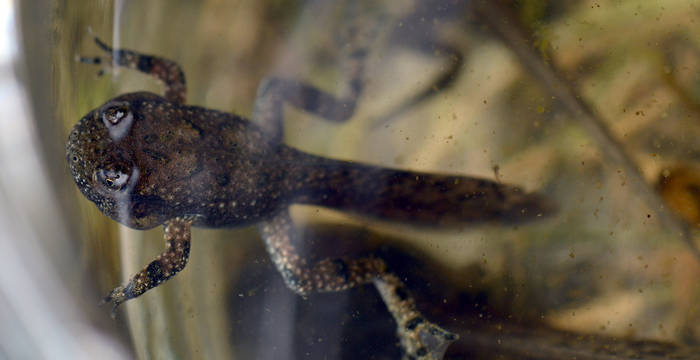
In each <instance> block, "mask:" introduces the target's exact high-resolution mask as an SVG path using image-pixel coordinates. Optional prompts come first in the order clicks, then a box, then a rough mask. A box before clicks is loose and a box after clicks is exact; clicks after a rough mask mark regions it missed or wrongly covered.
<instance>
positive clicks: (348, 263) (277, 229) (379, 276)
mask: <svg viewBox="0 0 700 360" xmlns="http://www.w3.org/2000/svg"><path fill="white" fill-rule="evenodd" d="M259 229H260V232H261V234H262V237H263V239H264V241H265V245H266V247H267V251H268V253H269V254H270V257H271V258H272V261H273V263H274V264H275V266H276V267H277V270H278V271H279V272H280V273H281V274H282V277H283V278H284V281H285V283H286V285H287V287H289V288H290V289H292V290H293V291H294V292H296V293H297V294H299V295H302V296H304V295H308V294H310V293H312V292H330V291H343V290H347V289H349V288H352V287H355V286H358V285H362V284H367V283H370V282H372V283H374V285H375V287H376V288H377V290H378V291H379V294H380V295H381V297H382V299H383V300H384V303H385V304H386V305H387V308H388V309H389V311H390V312H391V314H392V316H393V317H394V319H395V320H396V324H397V335H398V337H399V340H400V343H401V347H402V348H403V350H404V353H405V359H442V357H443V355H444V353H445V350H446V349H447V347H448V346H449V345H450V343H452V342H453V341H455V340H457V338H458V337H457V335H456V334H453V333H451V332H449V331H447V330H444V329H442V328H440V327H439V326H437V325H435V324H433V323H431V322H429V321H428V320H427V319H425V317H423V316H422V315H421V313H420V312H419V311H418V310H417V309H416V304H415V302H414V300H413V298H412V297H411V295H410V294H409V291H408V290H407V289H406V286H405V285H404V284H403V282H402V281H401V280H400V279H399V278H398V277H397V276H396V275H394V274H392V273H391V272H390V271H389V270H388V269H387V264H386V262H385V261H384V260H382V259H381V258H380V257H377V256H373V255H369V256H365V257H358V258H348V257H339V258H326V259H323V260H320V261H318V262H313V263H309V262H308V260H307V259H305V258H304V257H303V256H302V254H300V253H299V252H298V251H297V249H296V247H295V246H294V244H295V243H296V244H298V243H299V241H300V239H299V235H298V232H297V229H296V228H295V226H294V223H293V222H292V219H291V217H290V216H289V211H288V210H283V211H281V212H279V213H278V214H277V215H275V216H274V217H272V218H271V219H269V220H267V221H264V222H262V223H261V224H260V225H259Z"/></svg>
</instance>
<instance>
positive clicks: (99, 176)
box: [95, 170, 129, 190]
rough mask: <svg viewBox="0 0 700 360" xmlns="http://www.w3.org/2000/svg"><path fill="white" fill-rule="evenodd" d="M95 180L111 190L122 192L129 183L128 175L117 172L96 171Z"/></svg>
mask: <svg viewBox="0 0 700 360" xmlns="http://www.w3.org/2000/svg"><path fill="white" fill-rule="evenodd" d="M95 178H96V180H97V181H98V182H99V183H100V184H102V185H104V186H105V187H107V188H108V189H111V190H122V189H124V187H125V186H126V183H127V182H128V181H129V175H127V174H125V173H123V172H121V171H118V170H97V172H95Z"/></svg>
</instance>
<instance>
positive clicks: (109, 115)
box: [100, 103, 134, 141]
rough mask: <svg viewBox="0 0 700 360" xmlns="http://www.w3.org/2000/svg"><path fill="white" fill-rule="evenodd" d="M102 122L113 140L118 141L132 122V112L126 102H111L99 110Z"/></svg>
mask: <svg viewBox="0 0 700 360" xmlns="http://www.w3.org/2000/svg"><path fill="white" fill-rule="evenodd" d="M100 116H101V117H102V122H103V123H104V124H105V126H106V127H107V129H108V130H109V135H110V137H112V139H113V140H115V141H119V140H121V139H122V138H123V137H124V136H126V134H127V133H128V132H129V129H130V128H131V123H133V122H134V114H133V112H132V111H131V109H130V108H129V104H128V103H111V104H108V105H106V106H105V107H103V108H102V111H101V112H100Z"/></svg>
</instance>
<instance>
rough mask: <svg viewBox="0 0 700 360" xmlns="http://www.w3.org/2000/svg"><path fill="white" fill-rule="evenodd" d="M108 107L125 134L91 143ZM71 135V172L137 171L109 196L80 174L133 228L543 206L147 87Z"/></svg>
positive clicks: (479, 214)
mask: <svg viewBox="0 0 700 360" xmlns="http://www.w3.org/2000/svg"><path fill="white" fill-rule="evenodd" d="M114 106H117V107H123V108H124V109H128V110H127V111H129V112H131V113H132V114H133V117H134V121H133V123H132V124H130V125H131V129H130V130H129V132H128V134H125V135H124V137H123V138H122V139H120V141H119V143H117V144H115V143H107V142H106V143H104V144H101V143H99V142H95V141H92V139H89V141H90V143H87V142H86V141H85V140H84V139H85V134H92V135H93V136H94V135H96V134H99V133H100V132H102V133H103V134H102V135H99V138H101V139H109V137H110V136H109V130H107V129H105V128H104V127H103V126H101V125H103V124H102V121H101V120H100V118H101V112H104V111H105V109H109V108H111V107H114ZM68 144H69V145H68V158H69V159H68V160H69V163H70V164H71V165H70V167H71V170H72V173H73V176H74V177H75V178H76V179H88V176H89V174H91V173H94V172H95V171H96V169H97V168H104V167H106V166H112V167H114V168H119V169H122V170H120V171H122V172H123V173H125V174H131V173H133V172H134V171H136V172H138V179H135V180H134V179H133V176H132V179H130V181H135V183H133V184H132V185H133V187H132V188H129V189H128V192H125V194H127V193H128V196H129V197H128V199H120V200H115V199H113V198H110V196H109V195H110V193H107V195H105V194H104V193H103V192H101V191H100V189H99V186H91V185H89V182H88V181H80V180H78V184H79V185H80V189H81V190H82V191H83V193H84V194H85V195H86V196H87V197H88V199H90V200H92V201H94V202H95V203H97V204H98V206H99V207H100V210H102V212H104V213H105V214H106V215H108V216H110V217H112V218H113V219H115V220H117V221H119V222H121V223H122V224H124V225H127V226H130V227H133V228H136V229H148V228H151V227H154V226H157V225H160V224H162V223H163V222H165V220H167V219H171V218H174V217H177V216H193V217H195V218H196V220H195V223H194V224H195V225H201V226H207V227H232V226H241V225H247V224H251V223H257V222H260V221H261V220H263V219H266V218H268V217H269V216H271V215H273V214H275V213H276V210H278V209H280V208H285V207H287V206H289V205H290V204H292V203H306V204H314V205H321V206H327V207H332V208H336V209H341V210H346V211H350V212H355V213H359V214H363V215H369V216H375V217H378V218H383V219H389V220H394V221H406V222H408V221H410V222H417V223H422V224H426V225H434V224H441V223H442V224H452V225H455V224H463V223H468V222H483V221H488V220H501V221H508V220H512V221H517V220H526V219H528V218H531V217H532V216H536V215H538V214H539V215H541V214H542V213H541V211H542V210H543V208H542V201H541V199H539V197H535V196H533V195H529V194H525V193H523V192H522V191H520V190H519V189H517V188H514V187H511V186H507V185H501V184H498V183H496V182H493V181H488V180H483V179H474V178H465V177H460V176H450V175H437V174H430V173H419V172H410V171H401V170H393V169H386V168H381V167H377V166H371V165H364V164H357V163H353V162H348V161H339V160H332V159H328V158H322V157H318V156H314V155H310V154H307V153H303V152H301V151H298V150H295V149H293V148H291V147H289V146H286V145H284V144H282V143H278V142H276V141H274V140H273V139H272V138H271V137H269V136H267V135H266V133H265V132H263V131H262V130H261V129H260V128H259V127H257V126H256V125H254V124H252V123H251V122H249V121H247V120H245V119H243V118H240V117H238V116H235V115H232V114H228V113H224V112H220V111H216V110H210V109H205V108H202V107H197V106H188V105H179V104H177V103H172V102H170V101H167V100H166V99H165V98H163V97H161V96H158V95H156V94H152V93H146V92H139V93H131V94H126V95H122V96H119V97H117V98H114V99H112V100H111V101H110V102H108V103H106V104H105V105H103V106H102V107H100V108H99V109H97V110H95V111H94V112H93V113H91V114H89V115H87V116H86V117H85V118H84V119H83V120H82V121H81V122H80V123H79V124H78V125H76V127H75V129H74V130H73V132H72V134H71V136H70V138H69V140H68ZM75 154H81V155H80V157H73V156H74V155H75ZM90 166H97V167H96V168H94V169H90V168H89V167H90ZM125 190H126V189H122V190H121V191H125ZM124 200H127V201H124ZM122 205H123V206H128V209H120V207H121V206H122ZM120 214H125V216H122V215H120Z"/></svg>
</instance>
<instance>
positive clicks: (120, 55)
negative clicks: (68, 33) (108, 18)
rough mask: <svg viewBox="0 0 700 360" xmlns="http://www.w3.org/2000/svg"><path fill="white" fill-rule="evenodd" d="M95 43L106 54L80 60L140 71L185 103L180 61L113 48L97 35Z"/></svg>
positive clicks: (171, 98)
mask: <svg viewBox="0 0 700 360" xmlns="http://www.w3.org/2000/svg"><path fill="white" fill-rule="evenodd" d="M95 43H96V44H97V46H99V47H100V49H102V51H104V53H105V55H104V56H96V57H83V56H81V57H79V58H78V60H79V61H80V62H83V63H86V64H104V65H106V66H119V67H124V68H128V69H133V70H137V71H140V72H142V73H144V74H147V75H150V76H152V77H154V78H155V79H157V80H159V81H161V82H162V83H163V85H164V86H165V98H166V99H168V100H170V101H172V102H175V103H178V104H184V103H185V99H186V96H187V86H186V84H185V73H184V72H183V71H182V68H181V67H180V65H178V63H176V62H175V61H173V60H169V59H166V58H162V57H160V56H155V55H148V54H142V53H140V52H138V51H134V50H127V49H113V48H112V47H111V46H109V45H107V44H106V43H105V42H104V41H102V40H100V38H98V37H97V36H95ZM100 73H102V71H101V72H100Z"/></svg>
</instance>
